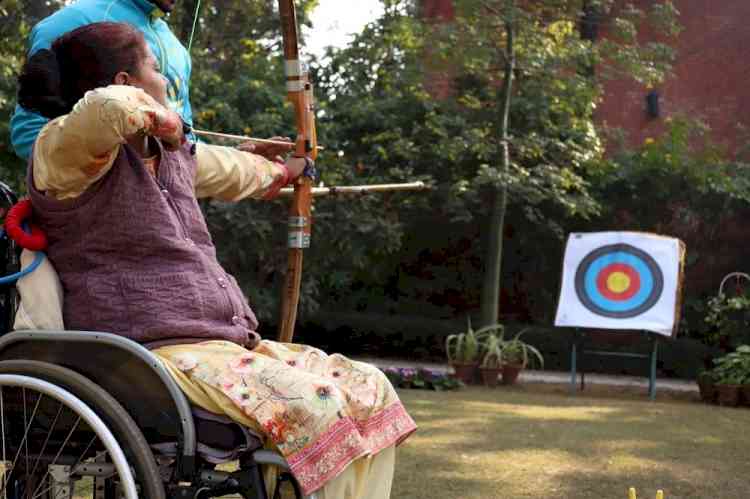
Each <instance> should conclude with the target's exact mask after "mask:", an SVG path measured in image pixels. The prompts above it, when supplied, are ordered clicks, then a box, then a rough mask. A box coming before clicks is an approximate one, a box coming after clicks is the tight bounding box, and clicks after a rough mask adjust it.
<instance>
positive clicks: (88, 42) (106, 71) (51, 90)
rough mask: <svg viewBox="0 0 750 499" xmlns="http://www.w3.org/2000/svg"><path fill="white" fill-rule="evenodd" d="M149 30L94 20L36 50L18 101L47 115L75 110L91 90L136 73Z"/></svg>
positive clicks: (25, 69)
mask: <svg viewBox="0 0 750 499" xmlns="http://www.w3.org/2000/svg"><path fill="white" fill-rule="evenodd" d="M144 47H145V40H144V38H143V34H142V33H141V32H140V31H138V30H137V29H135V28H134V27H133V26H131V25H130V24H126V23H113V22H102V23H92V24H87V25H85V26H81V27H80V28H77V29H74V30H73V31H70V32H68V33H65V34H64V35H62V36H61V37H60V38H58V39H57V40H55V41H54V42H53V43H52V47H51V48H50V49H49V50H47V49H42V50H39V51H37V52H35V53H34V55H32V56H31V57H30V58H29V60H28V61H26V64H24V66H23V69H22V70H21V75H20V76H19V77H18V84H19V85H18V103H19V104H21V106H23V107H25V108H26V109H29V110H31V111H35V112H37V113H39V114H41V115H42V116H45V117H46V118H50V119H52V118H56V117H58V116H61V115H63V114H67V113H69V112H70V111H71V110H72V109H73V106H74V105H75V103H76V102H78V101H79V100H80V99H81V97H83V94H85V93H86V92H88V91H89V90H93V89H95V88H99V87H105V86H107V85H110V84H111V83H112V81H113V80H114V78H115V75H116V74H117V73H119V72H120V71H126V72H129V73H133V72H134V71H136V70H137V69H138V66H139V64H138V63H139V61H140V60H141V59H142V58H143V57H145V53H144Z"/></svg>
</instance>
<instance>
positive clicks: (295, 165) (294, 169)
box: [284, 157, 307, 180]
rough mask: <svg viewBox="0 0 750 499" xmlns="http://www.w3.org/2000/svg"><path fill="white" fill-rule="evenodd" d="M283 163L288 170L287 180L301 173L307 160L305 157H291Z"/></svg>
mask: <svg viewBox="0 0 750 499" xmlns="http://www.w3.org/2000/svg"><path fill="white" fill-rule="evenodd" d="M284 164H285V165H286V168H287V170H289V180H293V179H295V178H297V177H299V176H300V175H302V172H303V171H305V165H307V160H306V159H305V158H296V157H291V158H289V159H287V160H286V162H285V163H284Z"/></svg>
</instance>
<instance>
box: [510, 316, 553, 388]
mask: <svg viewBox="0 0 750 499" xmlns="http://www.w3.org/2000/svg"><path fill="white" fill-rule="evenodd" d="M526 331H527V330H526V329H524V330H523V331H521V332H520V333H518V334H517V335H516V336H515V337H513V339H511V340H507V341H503V345H502V351H503V384H504V385H512V384H514V383H515V382H516V379H518V375H519V374H520V373H521V371H522V370H523V369H525V368H526V366H527V365H528V364H529V359H530V358H535V359H537V360H538V361H539V365H540V367H543V366H544V357H542V354H541V353H540V352H539V350H537V349H536V348H535V347H533V346H531V345H529V344H528V343H526V342H524V341H523V340H521V335H522V334H523V333H525V332H526Z"/></svg>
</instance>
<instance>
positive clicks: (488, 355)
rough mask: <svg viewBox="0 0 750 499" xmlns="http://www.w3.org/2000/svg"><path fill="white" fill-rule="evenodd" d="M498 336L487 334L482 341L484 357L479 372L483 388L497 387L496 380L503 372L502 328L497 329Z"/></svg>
mask: <svg viewBox="0 0 750 499" xmlns="http://www.w3.org/2000/svg"><path fill="white" fill-rule="evenodd" d="M497 329H498V330H499V331H500V334H499V335H497V334H494V333H491V334H488V335H487V339H486V340H485V341H484V357H482V365H481V366H479V371H480V372H481V373H482V380H483V381H484V384H485V386H489V387H495V386H497V380H498V378H499V377H500V373H501V372H502V371H503V332H504V329H503V326H498V328H497Z"/></svg>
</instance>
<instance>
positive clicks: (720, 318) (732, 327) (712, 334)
mask: <svg viewBox="0 0 750 499" xmlns="http://www.w3.org/2000/svg"><path fill="white" fill-rule="evenodd" d="M705 321H706V323H707V324H708V325H709V326H710V327H711V329H709V331H708V332H707V333H706V336H705V337H704V341H706V343H708V344H709V345H715V344H718V343H719V339H720V338H721V337H726V338H728V340H729V344H730V345H735V346H736V345H737V344H738V343H742V342H744V341H745V340H746V338H747V331H748V327H750V297H748V296H745V295H740V296H733V297H729V296H727V295H724V294H720V295H717V296H714V297H712V298H710V299H709V300H708V314H707V315H706V318H705Z"/></svg>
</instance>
